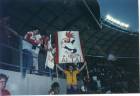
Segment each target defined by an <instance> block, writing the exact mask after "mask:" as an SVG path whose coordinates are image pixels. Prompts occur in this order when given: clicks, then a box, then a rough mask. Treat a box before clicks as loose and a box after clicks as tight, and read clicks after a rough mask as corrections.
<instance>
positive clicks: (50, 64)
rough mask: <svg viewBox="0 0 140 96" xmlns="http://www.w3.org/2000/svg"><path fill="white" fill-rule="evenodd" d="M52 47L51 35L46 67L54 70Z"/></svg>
mask: <svg viewBox="0 0 140 96" xmlns="http://www.w3.org/2000/svg"><path fill="white" fill-rule="evenodd" d="M52 49H53V48H52V45H51V35H50V40H49V41H48V51H47V58H46V63H45V67H49V68H51V69H53V68H54V56H53V54H52V51H53V50H52Z"/></svg>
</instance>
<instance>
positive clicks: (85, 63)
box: [79, 61, 87, 72]
mask: <svg viewBox="0 0 140 96" xmlns="http://www.w3.org/2000/svg"><path fill="white" fill-rule="evenodd" d="M86 65H87V62H86V61H85V62H84V65H83V66H82V67H81V68H80V69H79V71H80V72H81V71H82V70H83V69H84V67H85V66H86Z"/></svg>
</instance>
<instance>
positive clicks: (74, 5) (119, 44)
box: [0, 0, 139, 57]
mask: <svg viewBox="0 0 140 96" xmlns="http://www.w3.org/2000/svg"><path fill="white" fill-rule="evenodd" d="M1 2H2V3H0V4H1V5H0V6H2V9H1V8H0V9H1V11H3V12H2V14H1V15H2V16H3V17H4V16H8V17H9V26H10V27H11V28H12V29H14V30H15V31H16V32H18V33H19V34H20V35H25V33H26V32H27V31H29V30H30V27H31V26H33V25H38V26H39V27H40V29H41V33H42V34H53V33H54V32H57V31H60V30H78V31H79V32H80V37H81V42H82V46H83V49H84V53H85V55H88V56H89V55H92V56H106V55H107V54H109V53H110V52H113V53H114V54H115V55H117V56H120V57H138V49H139V48H138V47H139V46H138V42H139V40H138V39H139V38H138V32H137V33H136V32H134V33H131V32H130V31H128V32H124V31H123V30H121V29H120V30H118V29H117V28H115V27H114V26H112V25H109V24H107V23H105V22H104V23H101V22H102V20H101V19H100V8H99V5H98V2H97V1H96V0H3V1H1ZM97 23H99V24H102V28H100V26H99V25H98V24H97Z"/></svg>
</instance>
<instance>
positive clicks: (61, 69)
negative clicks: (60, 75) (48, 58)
mask: <svg viewBox="0 0 140 96" xmlns="http://www.w3.org/2000/svg"><path fill="white" fill-rule="evenodd" d="M56 67H57V68H58V69H59V70H60V71H62V72H64V69H63V68H61V67H60V66H59V65H58V64H56Z"/></svg>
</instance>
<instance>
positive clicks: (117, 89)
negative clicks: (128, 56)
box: [84, 66, 139, 93]
mask: <svg viewBox="0 0 140 96" xmlns="http://www.w3.org/2000/svg"><path fill="white" fill-rule="evenodd" d="M90 75H91V76H90V77H92V78H91V79H92V80H91V81H90V82H89V83H87V84H86V86H87V88H88V89H87V93H129V92H131V93H133V92H138V84H139V82H138V78H136V77H134V76H133V75H132V73H130V72H127V71H126V70H124V69H123V68H121V67H116V66H115V67H114V66H96V67H94V68H93V70H91V71H90ZM84 82H85V81H84Z"/></svg>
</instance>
